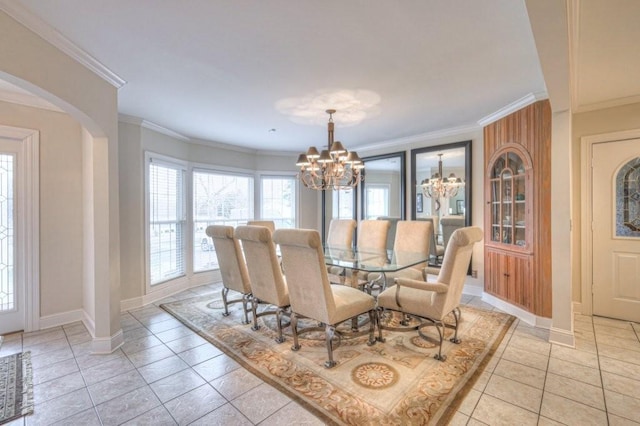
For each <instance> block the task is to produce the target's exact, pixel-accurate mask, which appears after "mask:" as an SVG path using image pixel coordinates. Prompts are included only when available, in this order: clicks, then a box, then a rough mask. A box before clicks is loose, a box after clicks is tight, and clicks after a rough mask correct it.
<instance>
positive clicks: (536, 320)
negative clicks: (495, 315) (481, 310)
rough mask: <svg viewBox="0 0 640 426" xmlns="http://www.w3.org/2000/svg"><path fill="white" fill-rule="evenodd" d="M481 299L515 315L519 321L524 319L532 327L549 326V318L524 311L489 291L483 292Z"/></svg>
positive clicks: (545, 327)
mask: <svg viewBox="0 0 640 426" xmlns="http://www.w3.org/2000/svg"><path fill="white" fill-rule="evenodd" d="M482 300H483V301H484V302H487V303H489V304H490V305H492V306H495V307H496V308H498V309H500V310H501V311H504V312H506V313H508V314H511V315H513V316H515V317H517V318H518V319H520V321H524V322H525V323H527V324H529V325H531V326H533V327H538V328H544V329H547V330H548V329H550V328H551V319H550V318H545V317H539V316H537V315H534V314H532V313H531V312H529V311H525V310H524V309H522V308H519V307H517V306H514V305H512V304H510V303H508V302H505V301H504V300H502V299H498V298H497V297H495V296H492V295H491V294H489V293H483V294H482Z"/></svg>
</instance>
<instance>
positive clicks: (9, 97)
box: [0, 90, 64, 113]
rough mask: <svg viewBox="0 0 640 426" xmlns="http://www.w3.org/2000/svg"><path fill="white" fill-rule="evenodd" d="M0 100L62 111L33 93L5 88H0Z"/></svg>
mask: <svg viewBox="0 0 640 426" xmlns="http://www.w3.org/2000/svg"><path fill="white" fill-rule="evenodd" d="M0 102H7V103H10V104H17V105H23V106H27V107H31V108H39V109H45V110H49V111H55V112H62V113H64V111H63V110H62V109H60V108H58V107H57V106H55V105H54V104H52V103H50V102H48V101H46V100H44V99H42V98H40V97H38V96H34V95H30V94H26V93H17V92H10V91H7V90H0Z"/></svg>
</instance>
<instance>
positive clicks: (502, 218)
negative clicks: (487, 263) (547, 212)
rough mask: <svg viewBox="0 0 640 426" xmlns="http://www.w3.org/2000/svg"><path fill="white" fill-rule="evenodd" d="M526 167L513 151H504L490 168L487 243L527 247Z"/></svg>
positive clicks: (520, 157) (518, 155) (519, 156)
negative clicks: (489, 227) (489, 236)
mask: <svg viewBox="0 0 640 426" xmlns="http://www.w3.org/2000/svg"><path fill="white" fill-rule="evenodd" d="M527 168H528V167H527V166H526V163H525V161H524V159H523V158H522V156H521V155H520V154H519V153H517V152H515V151H504V152H502V153H501V154H499V155H498V156H497V158H496V159H495V160H494V162H493V163H492V165H491V167H490V169H489V170H490V174H489V205H490V224H491V241H493V242H496V243H501V244H508V245H512V246H517V247H522V248H524V247H527V246H528V245H529V241H527V232H526V231H527V229H526V228H527V202H528V201H529V200H528V199H527V198H528V194H527V191H526V189H527V186H526V173H527Z"/></svg>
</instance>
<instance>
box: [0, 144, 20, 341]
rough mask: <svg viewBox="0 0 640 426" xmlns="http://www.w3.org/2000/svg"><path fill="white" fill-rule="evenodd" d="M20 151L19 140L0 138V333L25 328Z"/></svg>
mask: <svg viewBox="0 0 640 426" xmlns="http://www.w3.org/2000/svg"><path fill="white" fill-rule="evenodd" d="M21 153H22V151H21V142H20V141H15V140H8V139H0V335H2V334H6V333H10V332H13V331H19V330H24V328H25V327H24V326H25V285H24V277H23V274H22V270H23V269H22V268H21V267H20V265H19V264H18V259H20V258H21V257H22V256H19V252H20V250H22V249H23V248H22V245H21V244H20V240H21V239H22V238H24V236H23V235H21V234H22V232H21V230H20V229H21V225H22V224H21V223H20V222H19V221H21V220H22V218H21V217H20V215H19V214H18V212H17V206H18V204H19V203H20V201H21V200H20V193H21V192H20V190H21V188H19V185H18V182H19V181H20V182H21V181H22V179H21V178H22V177H19V176H18V171H19V170H20V171H22V170H24V169H23V167H22V161H24V159H23V158H22V155H21ZM20 261H21V262H22V261H25V259H20Z"/></svg>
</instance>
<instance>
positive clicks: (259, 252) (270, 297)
mask: <svg viewBox="0 0 640 426" xmlns="http://www.w3.org/2000/svg"><path fill="white" fill-rule="evenodd" d="M235 235H236V238H238V239H239V240H240V241H241V242H242V250H243V251H244V258H245V260H246V263H247V269H248V270H249V279H250V280H251V294H252V298H251V310H252V312H253V329H254V330H258V329H259V328H260V327H259V326H258V317H261V316H263V315H275V316H276V321H277V327H278V337H277V338H276V342H278V343H282V342H284V338H283V336H282V315H283V314H285V315H289V313H288V307H289V291H288V289H287V283H286V281H285V277H284V276H283V275H282V269H281V268H280V260H279V259H278V255H277V254H276V246H275V244H274V242H273V239H272V237H271V231H270V230H269V229H268V228H267V227H265V226H238V227H237V228H236V230H235ZM259 303H268V304H270V305H273V306H275V308H276V309H275V310H265V311H262V312H260V313H258V312H257V305H258V304H259Z"/></svg>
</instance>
